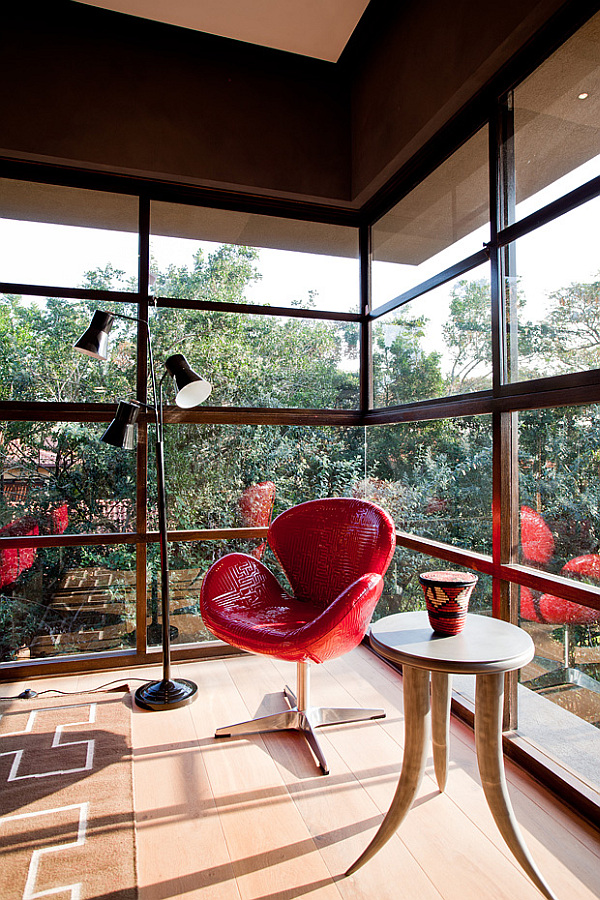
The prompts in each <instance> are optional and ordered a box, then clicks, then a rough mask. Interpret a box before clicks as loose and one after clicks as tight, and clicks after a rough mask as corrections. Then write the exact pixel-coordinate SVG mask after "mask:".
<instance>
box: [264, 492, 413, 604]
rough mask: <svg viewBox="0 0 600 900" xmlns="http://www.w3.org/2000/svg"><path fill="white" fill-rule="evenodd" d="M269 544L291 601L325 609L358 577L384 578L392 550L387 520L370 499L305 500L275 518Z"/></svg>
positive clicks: (390, 523) (391, 530)
mask: <svg viewBox="0 0 600 900" xmlns="http://www.w3.org/2000/svg"><path fill="white" fill-rule="evenodd" d="M268 541H269V544H270V546H271V549H272V550H273V552H274V554H275V556H276V557H277V559H278V560H279V563H280V565H281V567H282V568H283V570H284V572H285V574H286V575H287V578H288V580H289V582H290V586H291V588H292V590H293V592H294V596H295V597H296V598H297V599H298V600H311V601H312V602H313V603H317V604H319V605H320V606H322V607H323V609H325V607H326V606H329V604H330V603H331V602H332V601H333V600H335V598H336V597H337V596H339V594H341V592H342V591H344V590H345V589H346V588H347V587H349V586H350V585H351V584H352V583H353V582H354V581H356V580H357V578H360V576H361V575H365V574H367V573H369V572H375V573H377V574H379V575H381V576H383V575H384V574H385V572H386V570H387V567H388V566H389V564H390V561H391V559H392V556H393V553H394V548H395V546H396V531H395V528H394V523H393V521H392V519H391V517H390V516H389V515H388V513H386V512H385V511H384V510H383V509H381V508H380V507H379V506H375V504H374V503H370V502H369V501H368V500H357V499H353V498H350V497H333V498H328V499H325V500H309V501H308V502H307V503H301V504H300V505H299V506H293V507H292V508H291V509H288V510H286V511H285V512H283V513H281V515H279V516H277V518H276V519H275V520H274V521H273V522H272V524H271V527H270V529H269V534H268Z"/></svg>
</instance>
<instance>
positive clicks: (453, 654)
mask: <svg viewBox="0 0 600 900" xmlns="http://www.w3.org/2000/svg"><path fill="white" fill-rule="evenodd" d="M369 637H370V641H371V645H372V646H373V648H374V649H375V650H377V651H378V652H379V653H380V654H381V655H382V656H384V657H385V658H386V659H389V660H391V661H392V662H398V663H404V664H405V665H408V666H416V667H417V668H420V669H430V670H432V671H436V672H450V673H456V674H459V673H460V674H467V675H478V674H486V673H492V672H508V671H510V670H512V669H520V668H521V666H524V665H525V664H526V663H528V662H529V661H530V659H532V657H533V653H534V646H533V641H532V640H531V637H530V636H529V635H528V634H527V632H526V631H523V630H522V629H521V628H517V626H516V625H511V624H510V622H504V621H503V620H501V619H493V618H491V617H490V616H477V615H474V614H473V613H469V614H467V620H466V623H465V627H464V628H463V630H462V631H461V632H460V634H456V635H442V634H437V633H436V632H434V631H433V629H432V628H431V625H430V624H429V618H428V616H427V613H426V612H406V613H397V614H396V615H394V616H386V617H385V618H383V619H379V621H377V622H373V624H372V625H371V630H370V634H369Z"/></svg>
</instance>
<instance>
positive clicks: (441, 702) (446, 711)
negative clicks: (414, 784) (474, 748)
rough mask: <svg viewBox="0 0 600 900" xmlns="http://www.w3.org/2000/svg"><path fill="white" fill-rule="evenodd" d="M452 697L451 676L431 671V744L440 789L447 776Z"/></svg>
mask: <svg viewBox="0 0 600 900" xmlns="http://www.w3.org/2000/svg"><path fill="white" fill-rule="evenodd" d="M451 699H452V676H451V675H449V674H448V673H447V672H432V673H431V741H432V744H433V765H434V769H435V777H436V779H437V783H438V787H439V789H440V791H442V792H443V791H444V788H445V787H446V779H447V778H448V758H449V749H448V746H449V738H450V701H451Z"/></svg>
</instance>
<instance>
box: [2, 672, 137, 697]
mask: <svg viewBox="0 0 600 900" xmlns="http://www.w3.org/2000/svg"><path fill="white" fill-rule="evenodd" d="M130 681H141V682H145V681H147V679H144V678H128V679H127V682H126V683H124V682H122V681H120V679H118V678H117V679H115V681H107V682H106V684H101V685H99V687H95V688H90V689H89V690H87V691H59V690H58V688H48V690H46V691H34V690H33V689H32V688H25V690H24V691H21V693H20V694H15V696H14V697H0V702H1V701H2V700H33V699H34V697H41V696H42V695H43V694H60V695H61V696H64V697H75V696H78V695H80V694H96V693H97V692H99V691H103V690H105V689H106V688H108V687H110V685H111V684H119V685H120V688H111V690H113V691H118V690H123V691H128V690H129V682H130Z"/></svg>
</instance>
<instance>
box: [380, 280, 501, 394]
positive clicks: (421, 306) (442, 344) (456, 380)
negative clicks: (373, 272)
mask: <svg viewBox="0 0 600 900" xmlns="http://www.w3.org/2000/svg"><path fill="white" fill-rule="evenodd" d="M491 386H492V335H491V300H490V277H489V267H488V266H487V265H486V266H484V267H481V268H479V269H476V270H474V271H473V272H471V273H470V274H469V276H465V277H463V278H458V279H456V280H454V281H451V282H448V283H447V284H445V285H442V286H441V287H439V288H436V289H435V290H433V291H429V292H428V293H427V294H423V295H422V296H420V297H417V298H416V299H415V300H411V301H410V302H409V303H405V304H404V305H403V306H401V307H400V308H399V309H397V310H395V311H394V312H391V313H388V314H387V315H385V316H381V317H380V318H379V319H377V320H376V321H375V322H374V323H373V402H374V405H375V407H384V406H393V405H395V404H400V403H410V402H412V401H416V400H429V399H432V398H435V397H444V396H447V395H451V394H466V393H470V392H471V391H481V390H487V389H489V388H491Z"/></svg>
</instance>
